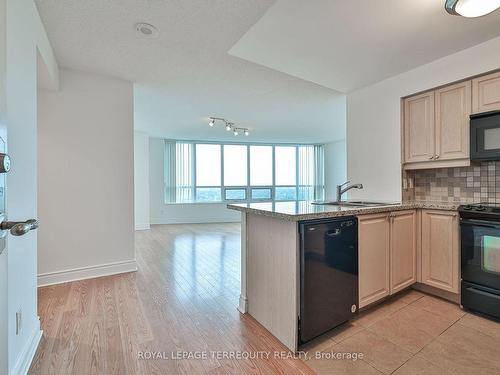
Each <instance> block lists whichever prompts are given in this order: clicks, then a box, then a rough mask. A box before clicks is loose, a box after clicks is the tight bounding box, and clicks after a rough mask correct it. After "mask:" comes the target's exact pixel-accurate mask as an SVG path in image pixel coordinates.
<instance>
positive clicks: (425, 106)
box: [404, 91, 435, 163]
mask: <svg viewBox="0 0 500 375" xmlns="http://www.w3.org/2000/svg"><path fill="white" fill-rule="evenodd" d="M404 140H405V162H407V163H410V162H422V161H429V160H432V159H433V158H434V153H435V144H434V142H435V134H434V92H432V91H431V92H427V93H424V94H420V95H417V96H412V97H411V98H406V99H405V100H404Z"/></svg>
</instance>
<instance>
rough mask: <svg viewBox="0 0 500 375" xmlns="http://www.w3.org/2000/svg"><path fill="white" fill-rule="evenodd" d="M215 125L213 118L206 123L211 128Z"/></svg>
mask: <svg viewBox="0 0 500 375" xmlns="http://www.w3.org/2000/svg"><path fill="white" fill-rule="evenodd" d="M214 125H215V120H214V119H213V118H211V119H210V122H209V123H208V126H210V127H212V126H214Z"/></svg>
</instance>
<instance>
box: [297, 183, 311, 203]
mask: <svg viewBox="0 0 500 375" xmlns="http://www.w3.org/2000/svg"><path fill="white" fill-rule="evenodd" d="M313 199H314V189H313V187H312V186H301V187H299V201H311V200H313Z"/></svg>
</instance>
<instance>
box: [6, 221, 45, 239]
mask: <svg viewBox="0 0 500 375" xmlns="http://www.w3.org/2000/svg"><path fill="white" fill-rule="evenodd" d="M37 228H38V220H35V219H30V220H26V221H2V222H1V223H0V230H10V234H12V235H13V236H22V235H24V234H26V233H28V232H29V231H30V230H34V229H37Z"/></svg>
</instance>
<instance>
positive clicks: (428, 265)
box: [421, 210, 459, 293]
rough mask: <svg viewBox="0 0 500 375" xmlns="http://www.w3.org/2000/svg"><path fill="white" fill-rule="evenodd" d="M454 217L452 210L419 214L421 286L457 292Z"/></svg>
mask: <svg viewBox="0 0 500 375" xmlns="http://www.w3.org/2000/svg"><path fill="white" fill-rule="evenodd" d="M457 220H458V214H457V212H452V211H438V210H423V211H422V229H421V230H422V243H421V247H422V249H421V252H422V254H421V262H422V264H421V272H422V283H424V284H427V285H430V286H433V287H436V288H439V289H442V290H445V291H448V292H452V293H458V292H459V231H458V221H457Z"/></svg>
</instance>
